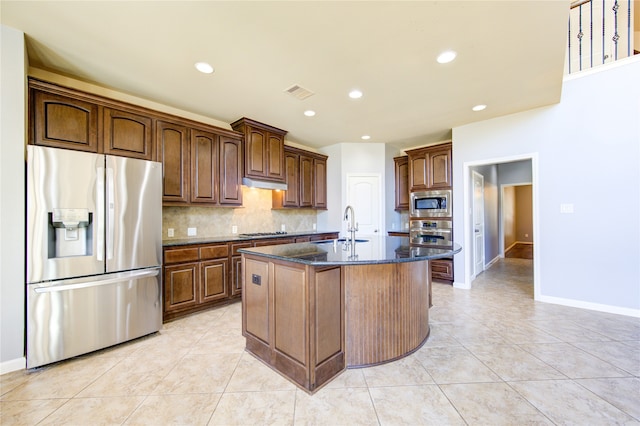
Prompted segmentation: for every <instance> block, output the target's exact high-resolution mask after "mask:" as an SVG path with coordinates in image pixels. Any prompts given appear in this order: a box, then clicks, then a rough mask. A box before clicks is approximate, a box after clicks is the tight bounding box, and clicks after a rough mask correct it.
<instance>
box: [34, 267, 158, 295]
mask: <svg viewBox="0 0 640 426" xmlns="http://www.w3.org/2000/svg"><path fill="white" fill-rule="evenodd" d="M159 273H160V270H159V269H153V270H145V271H142V272H132V273H128V274H118V276H116V277H110V278H107V279H101V280H96V279H95V277H88V278H83V279H80V280H78V279H75V280H72V281H73V283H70V284H61V285H49V286H47V287H38V288H36V289H34V291H35V292H36V293H55V292H59V291H67V290H76V289H79V288H87V287H97V286H101V285H108V284H115V283H119V282H122V281H127V280H137V279H140V278H148V277H155V276H157V275H158V274H159ZM68 281H69V280H64V281H58V282H60V283H64V282H68ZM50 284H53V283H50Z"/></svg>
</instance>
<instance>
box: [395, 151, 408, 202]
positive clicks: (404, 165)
mask: <svg viewBox="0 0 640 426" xmlns="http://www.w3.org/2000/svg"><path fill="white" fill-rule="evenodd" d="M393 162H394V165H395V179H396V185H395V187H396V196H395V201H396V205H395V209H396V210H398V211H402V210H409V157H407V156H406V155H404V156H402V157H395V158H394V159H393Z"/></svg>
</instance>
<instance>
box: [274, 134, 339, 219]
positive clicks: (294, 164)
mask: <svg viewBox="0 0 640 426" xmlns="http://www.w3.org/2000/svg"><path fill="white" fill-rule="evenodd" d="M284 157H285V163H284V164H285V175H286V178H287V179H286V183H287V190H286V191H273V192H272V206H273V208H274V209H280V208H317V209H324V208H326V207H327V156H326V155H322V154H318V153H315V152H311V151H305V150H303V149H299V148H294V147H291V146H285V147H284Z"/></svg>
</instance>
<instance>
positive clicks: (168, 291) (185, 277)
mask: <svg viewBox="0 0 640 426" xmlns="http://www.w3.org/2000/svg"><path fill="white" fill-rule="evenodd" d="M197 285H198V264H197V263H185V264H181V265H175V266H167V267H165V272H164V286H165V288H164V310H165V312H171V311H175V310H179V309H184V308H188V307H191V306H195V304H196V303H197V291H196V288H197Z"/></svg>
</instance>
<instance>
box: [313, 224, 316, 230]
mask: <svg viewBox="0 0 640 426" xmlns="http://www.w3.org/2000/svg"><path fill="white" fill-rule="evenodd" d="M313 230H314V231H315V230H316V224H315V223H314V224H313Z"/></svg>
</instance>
